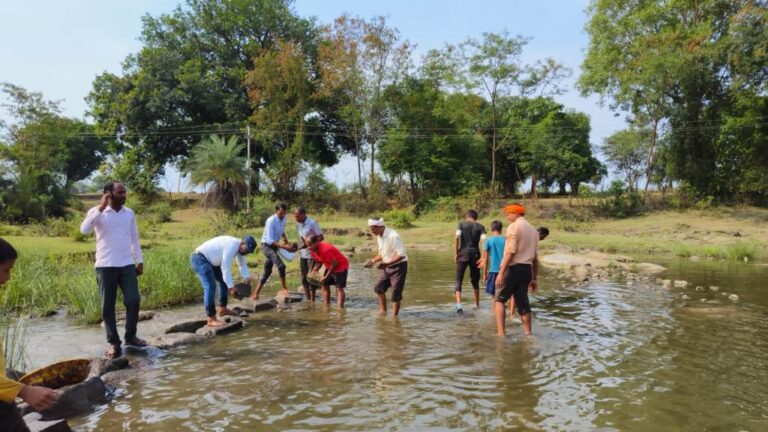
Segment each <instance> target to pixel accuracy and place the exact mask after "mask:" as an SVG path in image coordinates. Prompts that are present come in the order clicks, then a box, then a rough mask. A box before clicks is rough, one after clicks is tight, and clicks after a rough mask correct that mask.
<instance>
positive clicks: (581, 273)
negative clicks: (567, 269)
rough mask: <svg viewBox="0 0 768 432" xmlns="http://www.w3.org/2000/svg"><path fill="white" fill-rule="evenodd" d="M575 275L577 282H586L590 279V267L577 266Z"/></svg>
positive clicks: (574, 270)
mask: <svg viewBox="0 0 768 432" xmlns="http://www.w3.org/2000/svg"><path fill="white" fill-rule="evenodd" d="M573 275H574V277H575V279H576V281H577V282H586V281H588V280H589V269H587V266H583V265H581V266H577V267H575V268H574V269H573Z"/></svg>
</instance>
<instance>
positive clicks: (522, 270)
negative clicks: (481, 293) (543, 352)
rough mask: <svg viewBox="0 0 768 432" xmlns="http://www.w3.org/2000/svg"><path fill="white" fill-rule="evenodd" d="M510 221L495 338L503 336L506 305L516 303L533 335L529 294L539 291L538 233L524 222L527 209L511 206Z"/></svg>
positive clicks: (498, 285)
mask: <svg viewBox="0 0 768 432" xmlns="http://www.w3.org/2000/svg"><path fill="white" fill-rule="evenodd" d="M504 213H506V215H507V219H509V222H510V224H509V226H508V227H507V238H506V241H505V242H504V258H503V259H502V261H501V266H499V275H498V276H497V277H496V299H495V302H494V305H493V308H494V314H495V315H496V334H498V335H499V336H504V334H505V332H504V324H505V323H504V320H505V315H506V310H505V308H504V303H506V302H507V300H509V299H510V298H513V297H514V299H515V305H516V307H517V313H518V314H520V320H521V321H522V322H523V330H524V331H525V334H526V335H530V334H531V320H532V317H531V306H530V304H529V302H528V290H529V289H530V290H531V291H535V290H536V273H537V272H538V257H537V254H538V245H539V233H538V232H537V231H536V229H534V228H533V227H532V226H531V225H530V224H529V223H528V221H526V220H525V207H523V206H522V205H520V204H511V205H508V206H506V207H504Z"/></svg>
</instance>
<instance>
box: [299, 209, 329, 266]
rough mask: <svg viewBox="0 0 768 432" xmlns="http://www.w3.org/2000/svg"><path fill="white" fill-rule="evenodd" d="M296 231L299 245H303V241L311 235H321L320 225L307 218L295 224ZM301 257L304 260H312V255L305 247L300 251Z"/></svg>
mask: <svg viewBox="0 0 768 432" xmlns="http://www.w3.org/2000/svg"><path fill="white" fill-rule="evenodd" d="M296 231H298V232H299V244H300V245H302V244H304V239H305V238H307V237H309V236H311V235H316V236H319V235H323V231H322V230H320V225H318V223H317V222H316V221H315V220H314V219H312V218H311V217H309V216H307V218H306V219H304V222H296ZM301 257H302V258H305V259H309V258H312V255H311V254H310V253H309V248H306V247H305V248H303V249H301Z"/></svg>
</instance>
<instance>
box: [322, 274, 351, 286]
mask: <svg viewBox="0 0 768 432" xmlns="http://www.w3.org/2000/svg"><path fill="white" fill-rule="evenodd" d="M348 273H349V270H344V271H342V272H338V273H334V274H332V275H331V277H329V278H328V280H327V281H325V284H326V285H336V288H341V289H344V288H346V287H347V274H348Z"/></svg>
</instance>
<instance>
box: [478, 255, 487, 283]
mask: <svg viewBox="0 0 768 432" xmlns="http://www.w3.org/2000/svg"><path fill="white" fill-rule="evenodd" d="M479 264H480V266H482V267H483V280H488V266H489V264H488V249H483V255H482V257H481V258H480V263H479Z"/></svg>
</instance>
